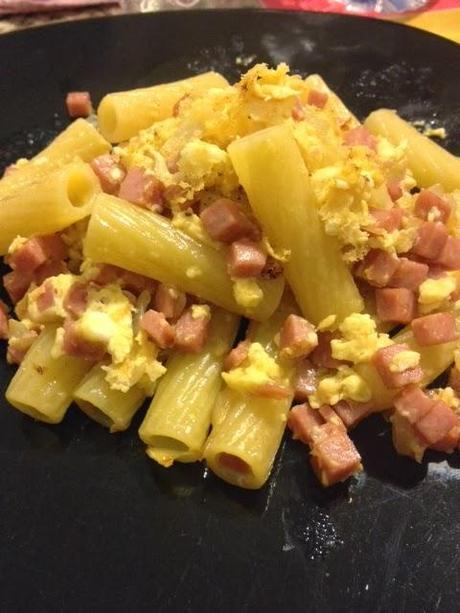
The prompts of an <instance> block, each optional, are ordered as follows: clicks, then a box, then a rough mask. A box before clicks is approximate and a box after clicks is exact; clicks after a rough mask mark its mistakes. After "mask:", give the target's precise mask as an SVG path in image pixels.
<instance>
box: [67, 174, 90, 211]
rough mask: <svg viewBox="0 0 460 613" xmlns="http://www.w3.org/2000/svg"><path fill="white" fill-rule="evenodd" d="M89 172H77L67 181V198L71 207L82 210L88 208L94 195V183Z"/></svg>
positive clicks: (70, 175)
mask: <svg viewBox="0 0 460 613" xmlns="http://www.w3.org/2000/svg"><path fill="white" fill-rule="evenodd" d="M91 179H92V177H91V175H89V174H88V173H87V172H85V171H82V170H75V171H74V172H71V173H70V174H69V176H68V179H67V197H68V199H69V202H70V204H71V206H74V207H76V208H81V207H84V206H86V205H87V204H88V203H89V202H90V200H91V198H92V197H93V195H94V183H93V181H92V180H91Z"/></svg>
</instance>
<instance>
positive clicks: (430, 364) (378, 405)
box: [356, 314, 460, 412]
mask: <svg viewBox="0 0 460 613" xmlns="http://www.w3.org/2000/svg"><path fill="white" fill-rule="evenodd" d="M456 320H457V326H458V327H459V329H460V315H458V314H456ZM392 340H393V341H394V342H395V343H406V344H407V346H408V347H409V349H410V350H411V351H417V352H418V353H419V354H420V366H421V368H422V369H423V373H424V377H423V380H422V381H421V383H420V385H421V386H422V387H426V386H427V385H429V384H430V383H432V382H433V381H434V380H435V379H436V377H439V375H441V374H442V373H443V372H444V371H445V370H446V369H447V368H448V367H449V366H450V364H452V362H453V361H454V353H455V351H456V350H457V349H458V341H452V342H451V343H442V344H439V345H432V346H430V347H421V346H420V345H419V344H418V343H417V342H416V341H415V339H414V335H413V332H412V329H411V327H410V326H405V327H404V328H403V329H402V330H401V331H400V332H398V334H396V335H395V336H394V337H393V339H392ZM356 370H357V371H358V373H359V374H360V375H361V376H362V377H363V378H364V379H365V381H366V383H367V384H368V386H369V387H370V389H371V391H372V401H371V402H372V409H373V411H375V412H378V411H384V410H386V409H389V408H391V407H392V405H393V399H394V397H395V396H396V394H397V393H398V391H399V390H397V389H389V388H387V387H385V385H384V384H383V382H382V380H381V378H380V376H379V374H378V372H377V370H376V369H375V367H374V366H373V365H372V364H369V363H363V364H358V365H357V366H356Z"/></svg>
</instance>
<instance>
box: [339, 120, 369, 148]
mask: <svg viewBox="0 0 460 613" xmlns="http://www.w3.org/2000/svg"><path fill="white" fill-rule="evenodd" d="M343 140H344V143H345V144H346V145H348V146H349V147H356V146H361V147H368V148H369V149H372V150H373V151H376V150H377V139H376V138H375V136H373V135H372V134H371V133H370V132H369V130H367V128H365V127H364V126H358V127H357V128H352V129H351V130H349V131H348V132H347V133H346V134H345V136H344V139H343Z"/></svg>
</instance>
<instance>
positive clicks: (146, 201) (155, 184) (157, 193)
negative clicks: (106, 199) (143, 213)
mask: <svg viewBox="0 0 460 613" xmlns="http://www.w3.org/2000/svg"><path fill="white" fill-rule="evenodd" d="M163 190H164V186H163V183H162V182H161V181H159V180H158V179H157V178H156V177H154V176H153V175H149V174H147V173H146V172H145V171H144V170H143V169H142V168H138V167H137V166H133V167H132V168H130V169H129V170H128V172H127V173H126V176H125V178H124V179H123V181H122V182H121V185H120V191H119V194H118V195H119V197H120V198H122V199H123V200H128V202H131V203H132V204H137V205H138V206H141V207H143V208H145V209H150V210H161V207H162V205H163Z"/></svg>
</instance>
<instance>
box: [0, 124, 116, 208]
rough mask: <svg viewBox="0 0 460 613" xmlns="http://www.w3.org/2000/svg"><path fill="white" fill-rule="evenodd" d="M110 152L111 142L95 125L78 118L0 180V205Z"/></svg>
mask: <svg viewBox="0 0 460 613" xmlns="http://www.w3.org/2000/svg"><path fill="white" fill-rule="evenodd" d="M109 150H110V145H109V143H108V142H107V141H106V140H105V139H104V138H103V137H102V136H101V135H100V134H99V132H98V131H97V130H96V128H95V127H94V126H92V125H91V124H90V123H89V122H88V121H85V120H84V119H77V120H76V121H74V122H73V123H71V124H70V126H68V127H67V128H66V129H65V130H63V131H62V132H61V133H60V134H58V136H57V137H56V138H55V139H54V140H53V141H52V142H51V143H50V144H49V145H48V147H46V148H45V149H43V151H41V152H40V153H39V154H38V155H36V156H35V157H34V158H32V159H31V160H29V161H27V162H24V163H21V164H19V165H16V166H15V167H14V168H13V169H12V170H11V172H10V173H9V174H7V175H6V176H5V177H3V179H1V180H0V202H1V200H2V199H3V198H4V197H5V196H7V195H11V194H17V193H18V192H19V191H20V190H21V189H23V188H24V187H25V186H26V185H28V184H29V183H36V182H37V181H38V180H39V178H41V177H47V176H48V175H49V173H50V172H53V171H54V170H56V169H58V168H61V167H62V166H65V165H66V164H69V163H70V162H73V161H74V160H75V159H78V158H79V159H81V160H83V161H84V162H90V161H91V160H93V159H94V158H95V157H97V156H98V155H102V154H103V153H107V152H108V151H109Z"/></svg>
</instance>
